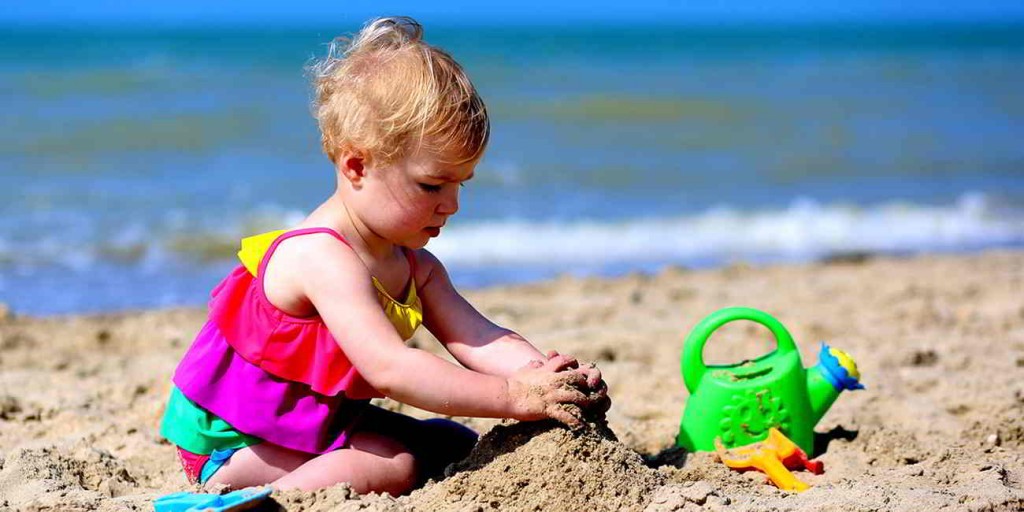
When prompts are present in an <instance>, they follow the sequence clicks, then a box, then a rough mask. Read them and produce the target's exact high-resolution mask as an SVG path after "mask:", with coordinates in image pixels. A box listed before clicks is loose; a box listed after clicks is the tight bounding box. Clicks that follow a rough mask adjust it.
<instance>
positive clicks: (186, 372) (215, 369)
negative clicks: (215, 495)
mask: <svg viewBox="0 0 1024 512" xmlns="http://www.w3.org/2000/svg"><path fill="white" fill-rule="evenodd" d="M311 233H328V234H331V235H332V236H334V237H335V238H337V239H338V240H340V241H342V242H344V243H346V244H347V242H346V241H345V239H344V238H343V237H341V236H340V235H338V234H337V233H335V232H334V231H332V230H329V229H324V228H312V229H302V230H296V231H289V232H283V231H276V232H271V233H266V234H263V235H258V236H256V237H250V238H247V239H245V240H243V243H242V250H241V251H240V252H239V258H240V259H241V260H242V263H243V265H242V266H239V267H238V268H236V269H235V270H234V271H233V272H231V274H229V275H228V276H227V277H226V278H225V279H224V281H222V282H221V283H220V284H219V285H218V286H217V287H216V288H215V289H214V290H213V292H212V294H211V296H212V298H211V301H210V316H209V320H208V321H207V323H206V325H204V326H203V328H202V330H201V331H200V332H199V334H198V335H197V336H196V339H195V341H194V342H193V344H192V346H191V347H190V348H189V350H188V352H187V353H186V354H185V356H184V358H183V359H182V361H181V363H180V364H179V365H178V368H177V370H176V371H175V374H174V377H173V382H174V384H175V386H176V387H177V390H179V391H180V394H181V395H183V396H182V397H181V398H186V399H187V401H188V402H190V403H191V404H194V406H196V407H197V408H202V410H201V411H195V413H199V412H203V411H205V412H206V413H207V414H209V415H211V416H216V419H220V420H223V421H224V422H227V423H228V424H229V425H230V427H231V428H232V429H234V430H237V431H238V433H239V434H242V435H244V436H251V437H255V438H258V439H262V440H266V441H269V442H272V443H274V444H277V445H280V446H284V447H287V448H291V449H294V450H300V451H303V452H308V453H325V452H328V451H331V450H335V449H338V448H341V447H343V446H344V445H345V443H346V442H347V440H348V435H349V433H350V430H351V428H350V427H351V426H352V425H353V424H354V422H355V421H356V419H357V418H358V416H359V414H360V413H361V411H362V410H363V408H364V407H365V406H366V404H367V403H368V399H370V398H374V397H380V396H382V395H381V394H380V392H378V391H377V390H376V389H374V388H373V386H371V385H370V384H369V383H368V382H366V380H365V379H363V377H362V375H360V374H359V372H358V370H356V368H355V367H354V366H353V365H352V363H351V362H350V361H349V359H348V358H347V357H346V356H345V353H344V352H343V351H342V350H341V348H340V347H339V346H338V344H337V342H336V341H335V340H334V337H333V336H332V335H331V333H330V332H329V331H328V329H327V327H326V325H324V323H323V320H322V319H321V318H320V317H319V316H312V317H302V318H299V317H293V316H290V315H288V314H286V313H284V312H282V311H280V310H278V309H277V308H276V307H274V306H273V305H272V304H271V303H270V301H269V300H268V299H267V297H266V295H265V294H264V291H263V279H262V276H263V274H264V271H265V269H266V265H267V262H268V261H269V259H270V256H271V255H272V254H273V252H274V250H275V249H276V248H277V246H278V245H279V244H280V243H281V242H283V241H284V240H286V239H288V238H291V237H293V236H299V235H305V234H311ZM406 256H407V258H408V259H409V262H410V266H411V271H412V275H413V276H414V275H415V259H414V258H413V257H412V254H411V252H408V251H407V252H406ZM256 262H258V263H256ZM254 268H255V270H256V273H255V275H254V274H253V273H252V270H253V269H254ZM374 284H375V286H376V287H377V291H378V298H379V299H380V302H381V306H382V307H383V308H384V312H385V314H387V316H388V318H389V319H390V320H391V323H392V324H393V325H394V326H395V328H396V331H398V332H399V333H400V334H402V337H403V339H408V338H409V337H411V336H412V333H413V332H414V331H415V330H416V328H417V327H418V326H419V325H420V323H421V322H422V318H423V317H422V306H421V303H420V300H419V298H418V297H417V296H416V286H415V279H412V278H411V279H410V284H409V293H408V299H407V302H406V303H404V304H403V303H399V302H397V301H395V300H394V299H393V298H391V297H390V296H389V295H388V294H387V292H386V291H384V289H383V286H381V285H380V283H379V282H377V281H376V279H374ZM179 401H180V400H179ZM174 402H175V396H174V395H173V394H172V404H174ZM186 405H187V404H186ZM177 408H178V409H179V410H183V409H187V407H186V406H184V405H181V404H178V405H177ZM170 409H171V407H170V406H169V407H168V413H169V414H170ZM182 416H188V415H187V414H184V415H182ZM193 416H195V414H193ZM203 422H205V423H209V419H204V420H203ZM178 423H179V422H175V421H173V418H172V421H168V417H167V416H165V421H164V425H163V427H162V431H163V432H164V434H165V436H166V437H168V439H170V440H171V441H172V442H174V443H175V444H176V445H178V446H180V447H182V448H184V449H186V450H188V451H191V452H194V453H210V451H211V450H213V449H221V448H223V446H219V445H221V444H225V442H226V440H225V439H223V436H220V433H215V435H213V436H212V437H211V435H198V434H197V433H196V432H195V429H194V428H192V426H191V425H189V424H190V423H192V424H194V423H196V421H187V420H186V421H183V422H180V423H184V424H178ZM190 429H191V430H190ZM257 442H258V441H257ZM233 443H234V444H239V443H240V441H238V440H235V441H234V442H233ZM245 444H252V443H251V442H250V443H245Z"/></svg>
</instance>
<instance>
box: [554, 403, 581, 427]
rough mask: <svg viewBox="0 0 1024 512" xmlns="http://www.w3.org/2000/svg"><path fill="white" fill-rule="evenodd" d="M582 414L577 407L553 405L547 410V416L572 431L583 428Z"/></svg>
mask: <svg viewBox="0 0 1024 512" xmlns="http://www.w3.org/2000/svg"><path fill="white" fill-rule="evenodd" d="M582 414H583V413H582V411H580V408H579V407H573V406H569V407H565V406H562V405H555V406H552V407H550V408H549V409H548V416H550V417H551V418H552V419H554V420H556V421H559V422H561V423H564V424H565V425H567V426H568V427H569V428H571V429H574V430H575V429H578V428H581V427H583V419H582V418H581V416H582Z"/></svg>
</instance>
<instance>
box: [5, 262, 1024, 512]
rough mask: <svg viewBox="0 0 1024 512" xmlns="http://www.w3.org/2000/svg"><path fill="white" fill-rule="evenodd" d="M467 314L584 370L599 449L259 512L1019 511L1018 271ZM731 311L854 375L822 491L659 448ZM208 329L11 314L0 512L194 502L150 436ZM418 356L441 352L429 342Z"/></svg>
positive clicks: (593, 285)
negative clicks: (779, 330)
mask: <svg viewBox="0 0 1024 512" xmlns="http://www.w3.org/2000/svg"><path fill="white" fill-rule="evenodd" d="M468 297H469V299H470V300H471V301H472V302H473V303H474V304H476V305H477V306H478V307H479V308H480V309H481V310H482V311H484V312H485V313H486V314H488V315H489V316H491V317H492V318H494V319H495V320H496V321H498V322H499V323H502V324H504V325H507V326H509V327H511V328H514V329H516V330H518V331H519V332H521V333H522V334H524V335H526V336H527V337H528V338H530V339H531V340H532V341H533V342H534V343H535V344H536V345H538V346H539V347H541V348H544V349H551V348H553V349H557V350H560V351H563V352H567V353H571V354H574V355H577V356H578V357H580V358H582V359H590V360H595V361H597V362H598V364H599V365H600V367H601V369H602V370H603V372H604V374H605V377H606V381H607V383H608V385H609V389H610V394H611V396H612V398H613V406H612V408H611V409H610V410H609V411H608V415H607V419H608V428H609V429H610V430H608V429H604V428H601V427H600V426H599V425H595V426H592V427H591V428H588V429H584V430H582V431H578V432H570V431H568V430H566V429H563V428H559V427H557V426H553V425H551V424H546V423H526V424H519V423H515V422H499V421H497V420H483V419H463V418H457V420H459V421H463V422H465V423H466V424H468V425H470V426H472V427H474V428H476V429H478V430H480V431H488V433H487V434H486V435H485V436H483V438H482V439H481V441H480V443H479V444H478V445H477V447H476V449H475V450H474V451H473V453H472V454H471V455H470V457H469V458H468V459H467V460H465V461H462V462H461V463H458V464H455V465H452V466H450V467H449V468H448V470H447V472H446V477H445V478H443V479H441V480H440V481H435V482H429V483H428V484H427V485H425V486H424V487H422V488H420V489H418V490H416V491H414V492H413V493H412V494H411V495H409V496H403V497H398V498H395V497H391V496H388V495H368V496H359V495H357V494H355V493H354V492H352V491H351V489H349V488H348V487H346V486H344V485H339V486H335V487H332V488H329V489H324V490H321V491H318V492H315V493H302V492H297V491H289V492H276V493H275V494H274V495H273V500H274V501H273V503H272V504H270V506H269V507H268V508H267V509H268V510H274V509H276V510H288V511H317V510H458V511H482V510H551V511H561V510H580V509H586V510H651V511H668V510H684V511H686V510H709V511H711V510H723V511H724V510H729V511H762V510H765V511H766V510H801V511H803V510H826V511H830V510H834V511H842V512H851V511H875V510H978V511H982V510H988V511H1004V510H1024V252H1013V251H997V252H987V253H982V254H975V255H955V256H949V255H946V256H924V257H915V258H906V259H903V258H891V257H884V258H866V259H861V258H851V259H846V260H840V261H833V262H829V263H815V264H807V265H786V266H772V267H765V268H756V267H750V266H745V265H733V266H730V267H727V268H722V269H717V270H708V271H689V270H686V269H680V268H673V269H668V270H666V271H664V272H661V273H659V274H657V275H652V276H641V275H635V276H627V277H624V278H620V279H610V280H609V279H576V278H561V279H557V280H554V281H550V282H546V283H539V284H534V285H528V286H518V287H503V288H492V289H487V290H482V291H477V292H473V293H469V294H468ZM735 305H745V306H750V307H755V308H758V309H763V310H765V311H768V312H770V313H771V314H773V315H774V316H776V317H777V318H778V319H779V320H781V321H782V322H783V323H784V324H785V325H786V326H787V327H788V328H789V330H790V331H791V332H792V333H793V336H794V339H795V340H796V341H797V343H798V345H799V346H800V349H801V353H802V355H803V358H804V364H805V366H811V365H813V364H814V363H815V362H816V353H817V350H818V342H819V341H823V340H824V341H828V342H829V343H831V344H832V345H833V346H836V347H839V348H842V349H845V350H847V351H848V352H850V353H851V354H852V355H853V356H854V357H855V358H856V359H857V362H858V364H859V366H860V368H861V371H862V374H863V382H864V384H865V385H866V386H867V389H866V390H863V391H857V392H852V393H844V394H843V395H842V396H841V397H840V398H839V400H838V401H837V402H836V404H835V405H834V406H833V408H832V409H831V410H830V411H829V412H828V414H826V416H825V417H824V419H823V420H822V421H821V423H820V424H819V425H818V426H817V431H818V432H819V433H820V435H819V439H818V441H819V447H820V448H821V449H823V453H822V454H821V455H820V457H819V459H820V460H822V461H823V462H824V464H825V473H824V474H822V475H813V474H810V473H807V472H799V473H797V476H798V477H799V478H801V479H802V480H804V481H805V482H807V483H809V484H811V485H812V486H813V488H812V489H810V490H809V491H807V492H804V493H799V494H796V493H787V492H783V491H780V490H778V489H775V488H774V487H771V486H769V485H766V484H765V483H764V478H763V476H762V475H759V474H756V473H743V474H741V473H736V472H733V471H731V470H729V469H727V468H725V467H724V466H723V465H722V464H721V463H719V462H718V461H717V460H716V459H715V457H714V456H713V455H712V454H708V453H696V454H687V453H685V452H682V451H681V450H678V449H675V448H673V446H672V445H673V440H674V438H675V435H676V432H677V429H678V424H679V419H680V416H681V413H682V409H683V406H684V404H685V403H686V398H687V393H686V391H685V389H684V386H683V383H682V379H681V378H680V376H679V369H678V368H679V354H680V350H681V346H682V340H683V337H684V335H685V333H686V332H688V331H689V329H690V328H691V327H692V326H693V325H694V324H695V323H696V322H697V321H699V320H700V319H701V318H703V317H704V316H705V315H706V314H708V313H710V312H712V311H714V310H716V309H719V308H723V307H727V306H735ZM0 309H2V308H0ZM15 313H16V312H15ZM203 320H204V312H203V311H202V310H200V309H179V310H167V311H145V312H127V313H119V314H111V315H101V316H79V317H59V318H45V319H36V318H26V317H20V316H17V315H15V314H10V313H6V314H3V315H2V320H0V510H61V511H71V510H105V511H106V510H110V511H113V510H152V500H153V499H154V498H156V497H157V496H160V495H162V494H165V493H170V492H176V491H182V490H193V489H192V488H190V487H189V486H188V485H187V484H186V483H185V480H184V476H183V474H182V472H181V470H180V468H179V466H178V464H177V462H176V458H175V455H174V451H173V448H172V447H171V446H170V445H168V444H167V443H166V442H165V441H163V440H162V439H161V438H160V437H159V435H158V433H157V424H158V418H159V414H160V410H161V407H162V404H163V401H164V400H165V396H166V393H167V382H168V379H169V376H170V374H171V371H172V370H173V368H174V366H175V364H176V363H177V360H178V358H179V357H180V356H181V354H182V352H183V351H184V350H185V348H186V347H187V345H188V343H189V342H190V341H191V338H192V336H193V335H194V334H195V332H196V331H197V329H198V328H199V326H200V325H201V323H202V322H203ZM415 343H417V345H419V346H421V347H427V348H428V349H430V350H437V348H436V342H434V341H433V340H432V339H431V338H430V336H429V334H426V333H419V334H418V335H417V338H416V341H415ZM770 347H771V341H770V337H769V335H768V334H767V331H765V330H764V329H762V328H760V327H758V326H756V325H755V324H750V323H734V324H729V325H727V326H726V327H725V328H723V329H722V330H721V331H719V332H718V333H717V334H716V335H715V336H714V337H713V338H712V340H711V341H710V342H709V343H708V347H707V350H706V353H705V355H706V357H707V359H708V361H709V362H711V363H715V362H719V363H722V362H731V361H738V360H741V359H743V358H748V357H754V356H757V355H759V354H762V353H764V352H766V351H768V350H770ZM383 403H384V404H385V405H386V406H387V407H389V408H392V409H397V410H402V411H405V412H408V413H410V414H413V415H416V416H418V417H430V416H431V415H430V414H429V413H426V412H423V411H417V410H412V409H410V408H408V407H403V406H401V405H400V404H395V403H391V402H383Z"/></svg>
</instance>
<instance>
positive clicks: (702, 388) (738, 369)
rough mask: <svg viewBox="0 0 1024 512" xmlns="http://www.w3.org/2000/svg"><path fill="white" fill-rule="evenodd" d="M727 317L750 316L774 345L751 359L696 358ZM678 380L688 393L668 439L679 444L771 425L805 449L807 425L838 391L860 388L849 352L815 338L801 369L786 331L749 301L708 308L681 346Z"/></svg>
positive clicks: (739, 435) (727, 442)
mask: <svg viewBox="0 0 1024 512" xmlns="http://www.w3.org/2000/svg"><path fill="white" fill-rule="evenodd" d="M735 320H751V321H754V322H757V323H759V324H761V325H763V326H765V327H767V328H768V330H770V331H771V332H772V334H773V335H774V336H775V341H776V345H777V347H776V349H775V350H774V351H772V352H770V353H768V354H765V355H763V356H761V357H758V358H757V359H753V360H748V361H742V362H740V363H736V364H731V365H721V366H708V365H705V364H704V356H703V352H704V344H705V343H707V340H708V338H709V337H710V336H711V334H712V333H713V332H714V331H715V330H716V329H718V328H719V327H722V326H723V325H725V324H727V323H729V322H732V321H735ZM681 367H682V373H683V381H684V382H685V383H686V389H687V390H689V392H690V398H689V399H688V400H687V402H686V409H685V410H684V412H683V419H682V421H681V422H680V425H679V435H678V436H677V437H676V444H677V445H679V446H681V447H682V448H684V449H686V450H687V451H691V452H693V451H712V450H714V449H715V440H716V439H721V442H722V444H723V446H724V447H726V448H732V447H736V446H745V445H749V444H751V443H755V442H757V441H762V440H764V439H765V438H767V437H768V432H769V430H770V429H771V428H773V427H774V428H777V429H779V430H780V431H781V432H782V433H783V434H785V435H786V436H788V437H789V439H792V440H793V442H794V443H796V445H797V446H799V447H800V448H801V449H802V450H804V451H805V452H806V453H813V451H814V426H815V425H816V424H817V423H818V421H819V420H821V417H822V416H824V415H825V413H826V412H827V411H828V409H829V407H831V406H832V404H833V403H834V402H835V401H836V398H838V397H839V394H840V393H841V392H842V391H843V390H847V389H850V390H853V389H862V388H863V387H864V386H862V385H861V384H860V372H859V371H857V364H856V363H855V362H854V361H853V359H852V358H851V357H850V356H849V355H847V354H846V353H845V352H843V351H841V350H837V349H834V348H831V347H829V346H828V345H826V344H824V343H822V345H821V352H820V353H819V355H818V364H817V365H815V366H813V367H811V368H804V367H803V364H802V363H801V361H800V352H799V351H798V350H797V348H796V344H795V343H794V342H793V338H792V336H790V334H789V331H787V330H786V328H785V327H783V326H782V324H781V323H780V322H779V321H778V320H776V319H775V318H772V316H771V315H769V314H767V313H765V312H763V311H758V310H756V309H751V308H726V309H722V310H719V311H716V312H714V313H712V314H711V315H709V316H708V317H707V318H705V319H704V320H701V322H700V323H698V324H697V325H696V327H694V328H693V331H691V332H690V335H689V336H688V337H687V338H686V342H685V344H684V345H683V354H682V360H681Z"/></svg>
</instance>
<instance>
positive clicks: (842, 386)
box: [818, 342, 864, 391]
mask: <svg viewBox="0 0 1024 512" xmlns="http://www.w3.org/2000/svg"><path fill="white" fill-rule="evenodd" d="M838 352H839V353H840V354H842V355H843V358H844V359H845V360H846V363H847V364H848V365H850V366H852V368H846V367H845V366H844V365H843V364H842V363H841V362H840V361H839V358H838V357H836V356H835V355H834V354H832V348H831V347H829V346H828V344H826V343H824V342H822V344H821V352H819V353H818V368H819V369H820V370H821V374H822V376H824V377H825V380H827V381H828V382H829V384H832V387H834V388H836V391H843V390H850V391H853V390H855V389H864V385H863V384H861V383H860V379H858V378H857V377H856V376H854V375H850V372H851V370H852V371H853V372H856V371H857V366H856V364H854V362H853V359H850V357H849V356H847V355H846V354H845V353H844V352H842V351H838Z"/></svg>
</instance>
